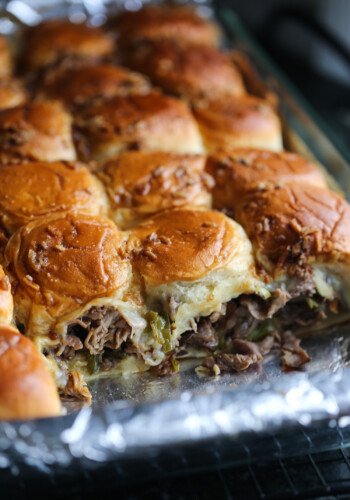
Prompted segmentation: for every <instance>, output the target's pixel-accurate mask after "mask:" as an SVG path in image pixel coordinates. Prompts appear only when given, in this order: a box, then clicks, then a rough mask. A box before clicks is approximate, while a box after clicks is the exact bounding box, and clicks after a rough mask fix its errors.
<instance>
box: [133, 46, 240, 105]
mask: <svg viewBox="0 0 350 500" xmlns="http://www.w3.org/2000/svg"><path fill="white" fill-rule="evenodd" d="M125 62H126V63H127V64H128V66H130V67H131V68H133V69H135V70H137V71H140V72H141V73H145V74H146V75H147V76H149V77H150V79H151V80H152V81H153V83H155V84H156V85H159V86H160V87H162V88H163V89H165V90H166V91H167V92H170V93H173V94H177V95H180V96H183V97H186V98H193V97H205V96H208V97H210V98H213V97H215V96H216V97H221V98H225V97H231V96H240V95H243V94H244V93H245V90H244V85H243V80H242V77H241V75H240V73H239V72H238V71H237V69H236V68H235V66H234V65H233V63H231V61H230V58H229V57H228V56H227V55H225V54H224V53H222V52H220V51H219V50H217V49H216V48H214V47H206V46H204V45H188V44H180V43H174V42H173V41H171V40H157V41H148V42H147V41H146V42H144V43H142V44H137V45H136V47H135V48H134V49H131V50H129V51H127V52H126V57H125Z"/></svg>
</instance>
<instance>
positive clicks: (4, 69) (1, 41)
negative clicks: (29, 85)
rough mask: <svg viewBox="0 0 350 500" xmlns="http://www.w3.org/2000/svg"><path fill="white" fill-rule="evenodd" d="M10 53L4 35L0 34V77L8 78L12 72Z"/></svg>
mask: <svg viewBox="0 0 350 500" xmlns="http://www.w3.org/2000/svg"><path fill="white" fill-rule="evenodd" d="M12 69H13V64H12V55H11V51H10V47H9V44H8V41H7V39H6V37H5V36H3V35H0V78H8V77H9V76H11V74H12Z"/></svg>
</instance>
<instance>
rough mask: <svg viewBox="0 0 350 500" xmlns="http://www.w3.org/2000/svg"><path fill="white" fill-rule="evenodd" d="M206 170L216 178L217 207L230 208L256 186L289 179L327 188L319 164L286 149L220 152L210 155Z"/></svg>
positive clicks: (214, 196) (289, 180) (264, 187)
mask: <svg viewBox="0 0 350 500" xmlns="http://www.w3.org/2000/svg"><path fill="white" fill-rule="evenodd" d="M206 170H207V172H208V173H209V174H210V175H211V176H212V177H213V178H214V181H215V186H214V189H213V191H212V193H213V201H214V205H215V208H218V209H226V210H230V211H231V210H234V207H235V206H236V204H237V202H238V200H239V199H241V198H242V197H243V196H245V195H246V194H247V193H249V192H250V191H254V190H257V189H260V190H263V189H267V188H269V187H271V186H273V185H283V184H287V183H289V182H300V183H303V184H309V185H311V186H319V187H326V181H325V178H324V176H323V175H322V172H321V170H320V169H319V168H318V167H317V166H316V165H314V164H313V163H311V162H310V161H308V160H305V159H304V158H302V157H301V156H298V155H297V154H294V153H288V152H286V151H283V152H279V153H276V152H272V151H263V150H258V149H231V150H229V151H217V152H215V153H212V154H211V155H210V156H209V157H208V160H207V165H206Z"/></svg>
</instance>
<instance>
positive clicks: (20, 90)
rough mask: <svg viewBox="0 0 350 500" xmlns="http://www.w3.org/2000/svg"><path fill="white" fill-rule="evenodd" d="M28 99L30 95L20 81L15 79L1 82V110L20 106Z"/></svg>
mask: <svg viewBox="0 0 350 500" xmlns="http://www.w3.org/2000/svg"><path fill="white" fill-rule="evenodd" d="M27 98H28V94H27V92H26V90H25V89H24V87H23V85H22V83H21V82H20V81H19V80H16V79H14V78H11V79H4V80H0V109H8V108H14V107H15V106H20V105H21V104H24V103H25V101H26V100H27Z"/></svg>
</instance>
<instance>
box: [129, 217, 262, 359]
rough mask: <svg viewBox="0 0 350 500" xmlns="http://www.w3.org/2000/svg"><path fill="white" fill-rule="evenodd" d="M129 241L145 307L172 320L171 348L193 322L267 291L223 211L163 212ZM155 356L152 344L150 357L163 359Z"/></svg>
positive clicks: (242, 234) (242, 238)
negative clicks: (244, 296) (244, 297)
mask: <svg viewBox="0 0 350 500" xmlns="http://www.w3.org/2000/svg"><path fill="white" fill-rule="evenodd" d="M131 240H133V243H134V266H135V267H134V268H135V270H137V271H138V272H139V273H140V275H141V277H142V278H143V280H144V287H145V301H146V304H147V306H148V308H149V310H155V311H158V312H160V313H161V314H162V315H163V316H164V317H169V318H170V320H171V338H170V344H171V345H170V348H171V349H172V348H175V347H176V345H177V339H178V337H179V335H181V334H182V333H183V332H185V331H188V330H191V328H192V327H191V325H193V320H194V319H195V318H198V317H201V316H209V315H210V314H212V313H213V312H215V311H220V310H221V307H222V304H224V303H226V302H229V301H230V300H231V299H233V298H235V297H237V296H239V295H241V294H244V293H259V292H260V289H261V288H263V287H264V284H262V283H261V282H260V281H259V280H258V279H257V277H256V272H255V266H254V260H253V255H252V247H251V244H250V241H249V240H248V237H247V235H246V234H245V232H244V231H243V229H242V227H241V226H239V225H238V224H237V223H236V222H234V221H233V220H231V219H229V218H228V217H226V216H225V215H223V214H222V213H220V212H214V211H209V210H198V209H192V208H187V209H186V208H181V209H174V210H168V211H165V212H161V213H159V214H157V215H155V216H154V217H153V218H152V219H148V220H147V221H145V222H144V223H142V224H141V225H139V226H137V227H136V228H135V229H134V230H133V231H132V237H131ZM139 344H140V345H142V344H146V341H142V339H141V341H140V342H139ZM161 352H163V351H161ZM157 353H158V354H159V346H157V345H153V350H152V351H151V356H150V357H151V358H153V359H155V360H158V361H161V359H160V360H159V357H158V358H157ZM145 358H146V359H147V356H145ZM148 362H149V361H148Z"/></svg>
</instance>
